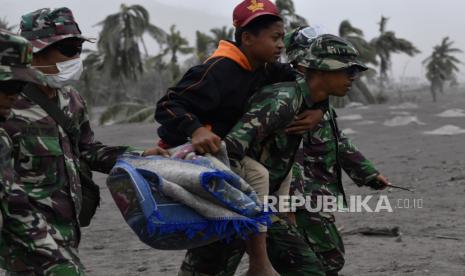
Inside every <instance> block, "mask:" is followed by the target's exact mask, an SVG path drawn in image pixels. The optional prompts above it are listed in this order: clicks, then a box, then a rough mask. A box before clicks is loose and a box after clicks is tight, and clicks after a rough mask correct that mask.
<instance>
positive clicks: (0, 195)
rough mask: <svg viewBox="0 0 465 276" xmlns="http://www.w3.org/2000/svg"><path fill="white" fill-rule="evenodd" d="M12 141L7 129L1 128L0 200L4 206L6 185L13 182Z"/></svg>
mask: <svg viewBox="0 0 465 276" xmlns="http://www.w3.org/2000/svg"><path fill="white" fill-rule="evenodd" d="M12 156H13V155H12V142H11V139H10V137H9V136H8V134H7V133H6V131H5V130H4V129H2V128H0V200H1V205H2V209H3V207H4V202H5V201H4V200H3V199H4V196H5V190H6V187H8V186H9V185H11V183H12V182H13V159H12Z"/></svg>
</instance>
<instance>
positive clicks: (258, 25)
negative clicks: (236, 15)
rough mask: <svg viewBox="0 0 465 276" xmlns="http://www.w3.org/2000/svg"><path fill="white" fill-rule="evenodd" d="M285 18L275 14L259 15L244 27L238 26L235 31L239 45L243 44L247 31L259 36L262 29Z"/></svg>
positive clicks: (235, 38)
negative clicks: (243, 37) (243, 35)
mask: <svg viewBox="0 0 465 276" xmlns="http://www.w3.org/2000/svg"><path fill="white" fill-rule="evenodd" d="M282 21H283V20H282V19H281V18H280V17H278V16H275V15H271V14H267V15H262V16H259V17H257V18H255V19H253V20H252V21H250V22H249V23H248V24H247V25H245V26H244V27H237V28H236V32H235V33H234V40H235V41H236V43H237V44H238V45H241V44H242V34H243V33H245V32H248V33H251V34H253V35H254V36H258V35H259V34H260V32H261V31H262V30H265V29H268V28H269V27H270V26H271V25H273V24H274V23H275V22H282Z"/></svg>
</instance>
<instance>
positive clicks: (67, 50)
mask: <svg viewBox="0 0 465 276" xmlns="http://www.w3.org/2000/svg"><path fill="white" fill-rule="evenodd" d="M55 49H57V50H58V52H60V54H62V55H64V56H65V57H69V58H71V57H74V56H76V55H78V54H79V55H80V54H81V53H82V45H81V46H78V45H73V44H57V45H55Z"/></svg>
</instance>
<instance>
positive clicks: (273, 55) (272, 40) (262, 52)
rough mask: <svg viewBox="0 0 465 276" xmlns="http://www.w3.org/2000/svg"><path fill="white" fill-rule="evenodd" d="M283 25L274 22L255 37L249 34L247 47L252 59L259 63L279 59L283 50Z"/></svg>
mask: <svg viewBox="0 0 465 276" xmlns="http://www.w3.org/2000/svg"><path fill="white" fill-rule="evenodd" d="M283 38H284V24H283V22H282V21H277V22H274V23H273V24H272V25H270V26H269V27H268V28H266V29H263V30H261V31H260V32H259V34H258V35H257V36H254V35H252V34H250V35H249V36H248V39H247V46H248V48H249V49H250V53H251V54H252V55H253V57H254V58H255V59H256V60H257V61H260V62H263V63H267V62H275V61H278V60H279V58H280V57H281V52H282V50H283V49H284V42H283Z"/></svg>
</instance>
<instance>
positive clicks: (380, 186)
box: [367, 174, 390, 190]
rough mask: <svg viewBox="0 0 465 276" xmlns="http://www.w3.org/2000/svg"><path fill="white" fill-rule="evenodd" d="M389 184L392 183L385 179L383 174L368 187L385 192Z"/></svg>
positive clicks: (368, 184)
mask: <svg viewBox="0 0 465 276" xmlns="http://www.w3.org/2000/svg"><path fill="white" fill-rule="evenodd" d="M389 184H390V182H389V180H388V179H387V177H385V176H384V175H382V174H379V175H378V176H377V177H376V178H375V179H373V180H371V181H370V182H368V183H367V186H369V187H370V188H372V189H375V190H384V189H386V187H388V186H389Z"/></svg>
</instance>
